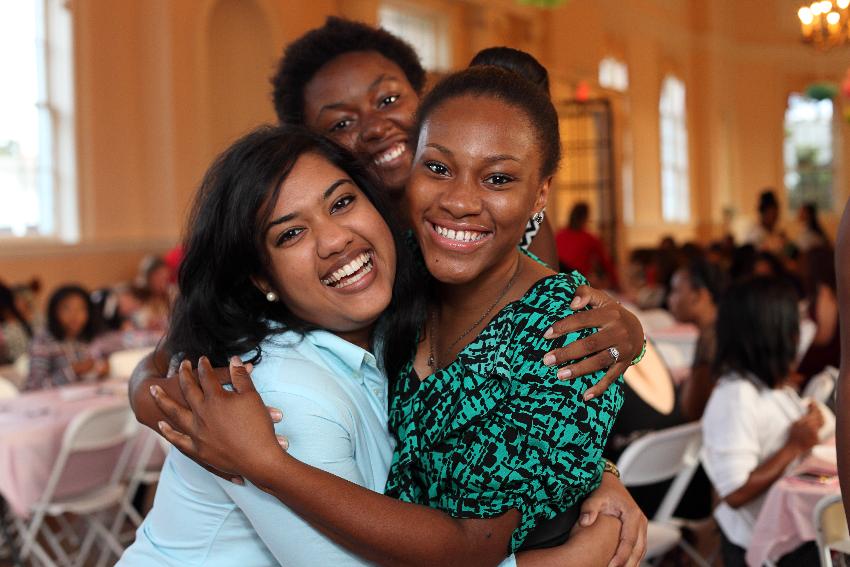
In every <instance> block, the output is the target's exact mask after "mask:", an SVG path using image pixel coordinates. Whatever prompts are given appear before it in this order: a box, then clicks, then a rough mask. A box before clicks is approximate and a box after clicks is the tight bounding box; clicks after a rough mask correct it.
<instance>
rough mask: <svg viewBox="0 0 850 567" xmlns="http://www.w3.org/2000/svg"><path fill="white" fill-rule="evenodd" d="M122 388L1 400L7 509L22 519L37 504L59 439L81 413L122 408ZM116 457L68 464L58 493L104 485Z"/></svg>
mask: <svg viewBox="0 0 850 567" xmlns="http://www.w3.org/2000/svg"><path fill="white" fill-rule="evenodd" d="M127 403H128V402H127V393H126V385H121V384H111V383H106V384H103V385H80V386H66V387H63V388H57V389H53V390H43V391H39V392H32V393H25V394H22V395H21V396H18V397H16V398H12V399H9V400H3V401H0V495H2V497H3V498H4V499H5V500H6V502H7V503H8V504H9V507H10V508H11V510H12V511H13V512H14V513H16V514H18V515H21V516H26V515H27V514H28V512H29V509H30V507H31V506H32V505H33V504H35V503H36V502H38V499H39V498H40V497H41V496H42V494H43V492H44V489H45V487H46V485H47V480H48V478H49V476H50V473H51V471H52V469H53V464H54V461H55V459H56V457H57V456H58V454H59V449H60V446H61V443H62V436H63V434H64V433H65V428H66V427H67V426H68V424H69V423H70V422H71V420H72V419H73V418H74V417H75V416H76V415H78V414H79V413H80V412H82V411H83V410H86V409H89V408H96V407H106V406H113V405H124V404H127ZM114 461H115V455H114V454H109V453H104V452H98V453H97V454H91V455H81V456H79V458H78V459H77V460H76V461H75V462H73V461H69V463H68V474H65V475H63V477H62V479H61V482H60V485H59V486H58V487H57V493H58V494H62V493H68V492H74V491H75V490H79V489H82V488H87V487H91V486H96V485H97V484H98V483H102V482H104V481H106V480H107V479H108V478H109V477H110V475H111V473H112V470H113V465H114Z"/></svg>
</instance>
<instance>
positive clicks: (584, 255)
mask: <svg viewBox="0 0 850 567" xmlns="http://www.w3.org/2000/svg"><path fill="white" fill-rule="evenodd" d="M589 218H590V209H589V208H588V206H587V203H577V204H576V205H575V206H574V207H573V210H572V211H570V220H569V223H568V224H567V226H566V228H562V229H561V230H559V231H558V234H557V235H556V236H555V244H556V246H557V247H558V260H559V261H560V262H561V265H562V266H564V267H568V268H570V269H573V270H578V271H579V272H581V274H582V275H583V276H584V277H586V278H587V279H588V280H589V281H590V283H591V284H592V285H594V286H598V287H608V288H612V289H618V288H619V287H620V281H619V279H618V278H617V268H616V267H615V266H614V263H613V262H611V258H610V257H609V256H608V252H607V251H606V250H605V245H604V244H603V243H602V241H601V240H600V239H599V237H598V236H596V235H594V234H592V233H591V232H589V231H588V230H587V223H588V220H589Z"/></svg>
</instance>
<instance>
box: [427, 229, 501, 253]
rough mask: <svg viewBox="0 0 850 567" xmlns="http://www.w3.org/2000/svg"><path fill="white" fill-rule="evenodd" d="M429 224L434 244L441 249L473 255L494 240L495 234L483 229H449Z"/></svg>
mask: <svg viewBox="0 0 850 567" xmlns="http://www.w3.org/2000/svg"><path fill="white" fill-rule="evenodd" d="M427 224H428V226H429V227H430V228H431V237H432V240H433V242H434V243H435V244H436V245H437V246H439V247H440V248H444V249H446V250H451V251H453V252H461V253H466V252H469V253H471V252H473V251H475V250H477V249H478V248H480V247H481V246H484V244H485V243H487V242H489V241H490V240H491V239H492V238H493V232H492V231H488V230H481V228H483V227H477V230H473V229H471V227H464V228H462V229H461V228H460V227H459V226H457V225H455V228H449V227H447V226H442V225H439V224H435V223H434V222H431V221H427Z"/></svg>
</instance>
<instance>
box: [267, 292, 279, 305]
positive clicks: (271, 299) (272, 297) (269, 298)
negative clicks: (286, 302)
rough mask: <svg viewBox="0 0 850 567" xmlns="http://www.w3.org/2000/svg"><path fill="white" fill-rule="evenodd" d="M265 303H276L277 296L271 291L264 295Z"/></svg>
mask: <svg viewBox="0 0 850 567" xmlns="http://www.w3.org/2000/svg"><path fill="white" fill-rule="evenodd" d="M266 301H268V302H269V303H274V302H275V301H277V294H276V293H275V292H273V291H270V292H268V293H267V294H266Z"/></svg>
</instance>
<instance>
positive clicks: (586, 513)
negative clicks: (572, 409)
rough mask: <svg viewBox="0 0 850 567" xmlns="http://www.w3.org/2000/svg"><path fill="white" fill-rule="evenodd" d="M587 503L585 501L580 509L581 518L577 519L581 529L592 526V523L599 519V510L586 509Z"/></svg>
mask: <svg viewBox="0 0 850 567" xmlns="http://www.w3.org/2000/svg"><path fill="white" fill-rule="evenodd" d="M587 502H588V501H587V500H585V506H582V507H581V518H579V524H580V525H581V527H583V528H586V527H587V526H591V525H593V522H595V521H596V518H598V517H599V510H597V509H596V508H589V507H588V508H586V505H587Z"/></svg>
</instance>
